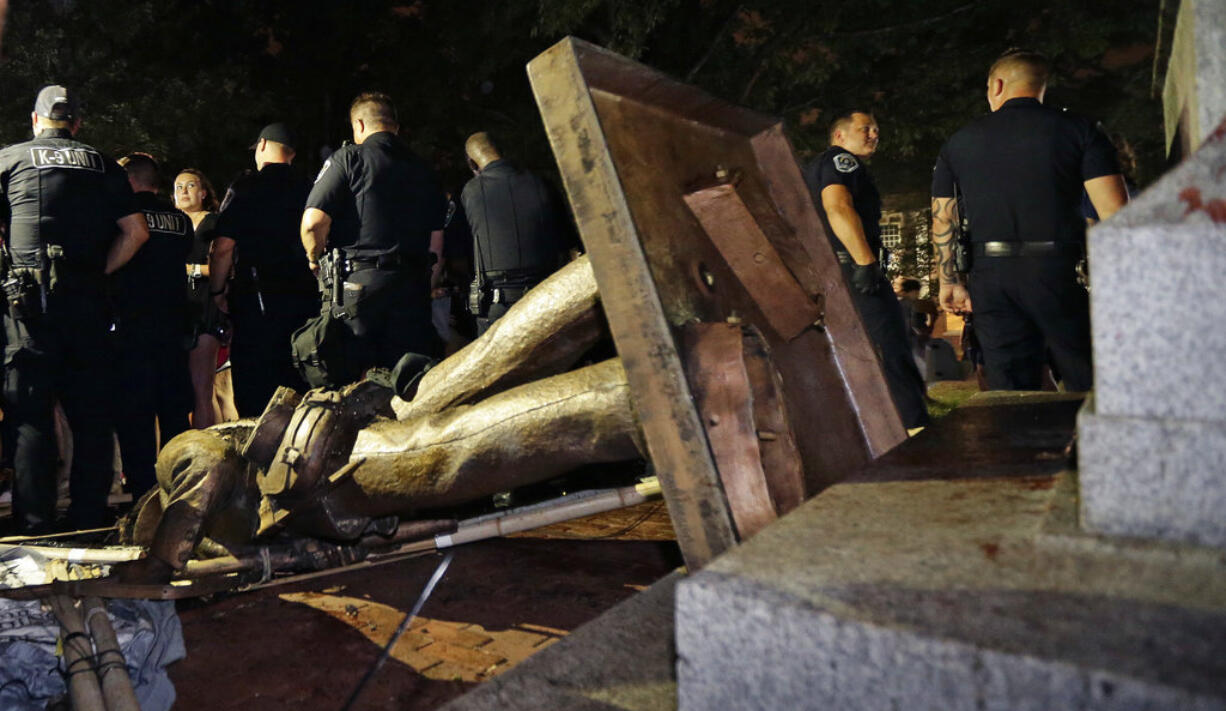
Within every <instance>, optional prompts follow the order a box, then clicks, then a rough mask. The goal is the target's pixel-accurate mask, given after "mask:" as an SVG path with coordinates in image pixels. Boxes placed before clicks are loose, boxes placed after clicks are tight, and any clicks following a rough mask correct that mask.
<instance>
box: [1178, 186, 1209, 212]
mask: <svg viewBox="0 0 1226 711" xmlns="http://www.w3.org/2000/svg"><path fill="white" fill-rule="evenodd" d="M1179 199H1180V200H1183V201H1184V202H1186V203H1188V212H1192V211H1193V210H1199V209H1200V208H1201V205H1203V204H1204V203H1202V202H1201V200H1200V188H1184V189H1183V190H1181V191H1180V193H1179Z"/></svg>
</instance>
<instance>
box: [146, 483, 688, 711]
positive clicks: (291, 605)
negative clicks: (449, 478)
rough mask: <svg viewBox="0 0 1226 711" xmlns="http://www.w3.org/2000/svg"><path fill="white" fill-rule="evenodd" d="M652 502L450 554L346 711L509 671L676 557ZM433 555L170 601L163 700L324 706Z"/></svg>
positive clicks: (411, 704)
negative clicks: (171, 651)
mask: <svg viewBox="0 0 1226 711" xmlns="http://www.w3.org/2000/svg"><path fill="white" fill-rule="evenodd" d="M671 541H672V530H671V525H670V524H669V521H668V517H667V512H666V511H665V509H664V506H663V505H662V504H659V503H650V502H649V503H647V504H643V505H640V506H638V507H633V508H631V509H628V510H623V511H617V512H613V513H612V514H603V515H601V516H597V517H592V518H590V519H585V520H581V521H574V522H568V523H566V524H560V525H558V526H551V527H549V528H548V529H542V530H538V531H533V532H529V533H527V534H524V535H519V536H516V537H515V538H502V539H494V540H491V541H485V542H481V543H474V544H471V545H468V546H462V547H460V548H458V549H456V559H455V562H454V563H453V564H452V566H451V568H450V569H449V570H448V572H447V575H446V576H444V578H443V580H442V581H441V582H440V584H439V586H438V588H437V589H436V590H435V593H434V595H433V596H432V597H431V598H430V600H429V601H428V602H427V603H426V606H425V608H424V609H423V614H424V616H423V617H421V618H418V619H416V620H414V621H413V624H412V625H411V626H410V627H409V629H408V630H407V631H406V632H405V633H404V635H403V636H402V637H401V639H400V641H399V642H398V643H397V645H396V647H395V648H394V649H393V650H392V655H391V656H392V659H391V660H390V661H389V662H388V664H386V665H385V666H384V667H383V669H382V670H381V671H380V672H379V674H377V675H376V676H375V677H374V679H372V681H371V683H370V685H369V687H368V688H367V690H366V691H365V692H364V693H363V695H362V700H361V702H359V704H358V706H357V707H356V708H357V709H388V708H395V709H403V710H405V711H413V710H424V709H434V708H437V707H438V706H440V705H442V704H443V703H444V702H446V701H448V700H450V699H452V698H455V697H456V696H458V695H460V694H462V693H463V692H464V691H466V690H467V689H469V688H471V687H472V686H473V685H475V684H477V683H480V682H481V681H484V680H487V679H490V678H491V677H494V676H497V675H498V674H502V673H503V672H505V671H507V670H509V669H512V668H514V667H515V665H517V664H519V663H520V662H522V661H523V660H524V659H527V658H528V657H529V656H531V655H532V654H535V653H536V652H538V651H540V650H541V649H543V648H545V647H547V646H549V645H551V644H554V643H556V642H558V641H559V640H560V639H561V638H563V637H565V636H566V635H567V634H568V633H569V632H570V631H571V630H573V629H575V628H576V627H578V626H579V625H581V624H583V623H584V622H586V621H588V620H590V619H592V618H593V617H595V616H597V615H599V614H600V613H601V612H604V611H605V610H607V609H608V608H609V607H611V606H612V605H614V604H616V603H617V602H619V601H621V600H623V599H625V598H626V597H628V596H629V595H632V594H634V593H635V592H636V591H638V590H641V589H642V588H644V587H646V586H647V585H649V584H650V583H652V582H654V581H655V580H657V579H659V578H660V577H663V576H664V575H666V574H667V573H669V572H671V571H672V570H673V569H674V568H675V567H676V566H677V565H679V564H680V562H681V561H680V556H679V553H678V552H677V550H676V545H675V543H672V542H671ZM437 563H438V557H437V556H428V557H425V558H419V559H412V560H407V561H402V562H400V563H395V564H389V565H386V566H379V567H375V568H370V569H366V570H362V571H354V572H351V573H346V574H341V575H336V576H331V577H327V578H320V579H318V580H314V581H310V582H302V583H297V584H294V585H286V586H282V587H274V588H269V589H266V590H259V591H255V592H250V593H243V594H240V595H232V596H220V597H219V598H218V599H216V600H212V601H207V600H197V601H184V602H182V603H180V619H181V620H182V623H183V632H184V637H185V642H186V645H187V650H188V656H187V659H185V660H183V661H182V662H179V663H177V664H175V665H174V666H172V667H171V669H170V672H171V679H172V680H173V681H174V684H175V687H176V691H177V692H178V697H179V698H178V702H177V703H176V705H175V708H176V709H178V710H180V711H193V710H194V709H210V711H215V710H217V709H225V710H229V709H235V710H237V709H249V708H259V709H261V711H278V710H280V709H285V710H286V711H289V710H290V709H292V710H293V711H315V710H316V709H318V710H320V711H323V710H325V709H326V710H328V711H334V709H337V708H340V707H341V706H342V704H343V703H344V700H345V699H346V698H347V696H348V694H349V693H350V692H351V691H352V689H353V687H354V685H356V683H357V681H358V679H360V678H361V677H362V675H363V674H365V672H366V671H367V670H368V669H369V668H370V666H371V664H372V663H373V662H374V660H375V658H376V657H377V656H378V654H379V652H380V651H381V649H382V648H383V647H384V646H385V645H386V644H387V641H388V640H389V639H390V638H391V635H392V633H393V632H394V631H395V630H396V628H397V627H398V626H399V624H400V622H401V620H402V619H403V618H404V615H405V614H406V612H407V610H408V609H409V608H410V607H411V606H412V604H413V601H414V600H415V599H416V597H417V595H418V593H419V592H420V590H421V586H422V585H423V584H424V583H425V580H426V579H427V578H428V577H429V576H430V574H431V572H433V570H434V567H435V566H436V565H437Z"/></svg>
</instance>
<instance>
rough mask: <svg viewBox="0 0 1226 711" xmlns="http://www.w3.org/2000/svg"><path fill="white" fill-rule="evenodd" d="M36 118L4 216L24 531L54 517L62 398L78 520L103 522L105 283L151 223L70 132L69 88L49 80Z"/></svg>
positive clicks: (116, 170) (106, 163)
mask: <svg viewBox="0 0 1226 711" xmlns="http://www.w3.org/2000/svg"><path fill="white" fill-rule="evenodd" d="M31 122H32V126H33V129H34V139H33V140H31V141H26V142H24V143H17V144H14V145H12V146H9V147H7V148H5V149H4V150H3V151H0V192H2V193H3V203H2V204H0V219H2V220H3V223H4V226H5V228H6V234H7V235H8V241H7V245H6V248H5V253H6V256H8V257H9V258H10V259H11V263H10V264H9V265H7V269H6V270H5V272H6V273H5V275H4V282H3V284H4V291H5V297H6V299H7V301H8V304H7V307H8V308H7V309H6V310H5V312H4V331H5V337H6V339H7V340H6V344H5V349H4V365H5V370H4V411H5V413H4V414H5V418H4V426H5V427H10V428H13V429H14V430H15V431H16V438H15V439H16V451H15V453H14V466H15V468H16V480H15V482H14V492H13V494H14V495H13V503H14V512H15V514H16V520H17V526H18V529H19V530H21V531H22V532H25V533H32V534H38V533H44V532H47V531H50V530H52V528H53V525H54V516H55V498H56V482H55V457H56V446H55V428H54V425H53V420H52V417H53V416H52V412H53V410H54V407H55V403H56V401H57V400H59V402H60V404H61V405H62V406H63V408H64V414H65V415H67V417H68V422H69V424H70V426H71V428H72V434H73V458H72V472H71V477H70V482H69V485H70V493H71V496H72V505H71V507H70V508H69V511H68V516H69V524H70V525H71V526H73V527H75V528H93V527H97V526H101V525H105V524H106V517H107V511H106V497H107V493H108V492H109V490H110V488H111V479H112V475H113V472H112V471H111V462H112V444H111V428H112V415H111V408H112V406H113V403H112V394H113V388H112V385H111V383H112V381H111V378H110V374H109V372H108V368H110V366H111V365H112V359H111V357H110V356H109V354H108V348H107V345H108V329H109V328H110V325H111V316H112V314H111V313H109V307H108V306H107V299H106V293H105V284H104V281H105V275H106V274H109V273H111V272H114V271H115V270H116V269H118V268H119V267H121V266H123V265H124V264H125V263H127V262H128V260H129V259H131V258H132V255H134V254H136V252H137V250H139V249H140V247H141V245H143V244H144V243H145V241H146V240H148V238H149V230H148V228H147V227H146V224H145V218H144V216H142V215H141V213H140V211H139V210H138V209H137V208H136V206H135V204H134V201H133V197H132V188H131V187H130V186H129V185H128V179H127V175H126V174H125V173H124V171H123V169H121V168H120V167H119V165H118V164H116V163H115V162H114V161H113V160H111V159H109V158H107V157H106V156H104V155H102V154H101V153H100V152H99V151H97V150H96V149H94V148H93V147H91V146H88V145H86V144H84V143H81V142H80V141H77V140H75V139H74V138H73V136H74V135H75V134H76V132H77V130H78V129H79V128H80V126H81V122H80V116H79V112H78V110H77V102H76V97H75V96H74V94H73V93H72V92H70V91H69V90H68V89H67V88H65V87H63V86H54V85H53V86H47V87H44V88H43V89H42V91H40V92H39V94H38V99H37V100H36V102H35V105H34V113H33V114H32V115H31ZM117 232H118V236H117V235H116V233H117ZM176 274H178V271H177V270H176Z"/></svg>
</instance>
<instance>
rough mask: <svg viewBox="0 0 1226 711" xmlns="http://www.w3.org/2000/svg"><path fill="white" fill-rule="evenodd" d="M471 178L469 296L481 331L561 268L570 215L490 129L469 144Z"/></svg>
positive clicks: (466, 196)
mask: <svg viewBox="0 0 1226 711" xmlns="http://www.w3.org/2000/svg"><path fill="white" fill-rule="evenodd" d="M464 152H465V153H467V154H468V164H469V167H470V168H471V169H472V171H473V174H474V176H475V177H473V179H472V180H470V181H468V184H467V185H465V186H464V191H463V192H462V193H461V195H460V198H461V200H462V201H463V203H464V211H465V213H467V215H468V222H469V225H470V226H471V227H472V233H473V245H474V248H473V253H474V256H475V258H476V265H475V267H476V269H475V272H476V273H475V276H476V279H475V281H474V282H473V285H472V295H471V297H470V299H469V302H470V309H471V310H472V313H473V316H475V317H476V319H477V333H478V335H479V334H481V333H484V332H485V330H486V329H488V328H489V327H490V324H492V323H493V322H494V321H497V320H498V317H500V316H502V315H503V314H504V313H506V311H507V309H509V308H510V307H511V304H514V303H515V302H516V301H518V300H519V299H520V297H522V296H523V295H524V292H525V291H527V290H528V289H531V288H532V287H533V286H536V285H537V284H538V283H540V281H541V280H542V279H544V278H545V277H547V276H549V275H550V274H551V273H552V272H553V271H554V270H555V269H557V267H558V265H559V263H560V262H561V259H562V255H563V253H564V252H565V251H566V248H567V247H568V246H569V245H568V244H567V243H566V241H565V235H566V234H567V230H566V229H565V224H566V216H565V213H564V212H563V211H562V209H561V206H560V205H559V203H558V200H557V198H556V197H555V196H554V194H553V191H552V190H551V189H550V188H549V186H548V184H547V183H546V182H545V181H544V180H542V179H541V178H540V177H539V176H537V175H535V174H533V173H531V172H529V171H527V170H523V169H521V168H519V167H518V166H516V165H515V164H514V163H512V162H510V161H509V160H507V159H505V158H503V157H502V154H501V153H500V152H499V151H498V147H497V146H495V145H494V141H493V139H491V138H490V136H489V134H488V133H484V132H482V133H474V134H473V135H471V136H469V137H468V141H466V142H465V144H464Z"/></svg>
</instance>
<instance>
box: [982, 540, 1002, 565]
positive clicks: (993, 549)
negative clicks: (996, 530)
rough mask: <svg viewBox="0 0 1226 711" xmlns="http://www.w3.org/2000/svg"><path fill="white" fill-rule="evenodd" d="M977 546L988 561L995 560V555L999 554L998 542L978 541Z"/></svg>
mask: <svg viewBox="0 0 1226 711" xmlns="http://www.w3.org/2000/svg"><path fill="white" fill-rule="evenodd" d="M979 547H980V548H982V549H983V555H984V556H985V557H986V558H987V559H988V560H990V561H992V562H996V556H998V555H1000V544H998V543H980V544H979Z"/></svg>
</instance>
